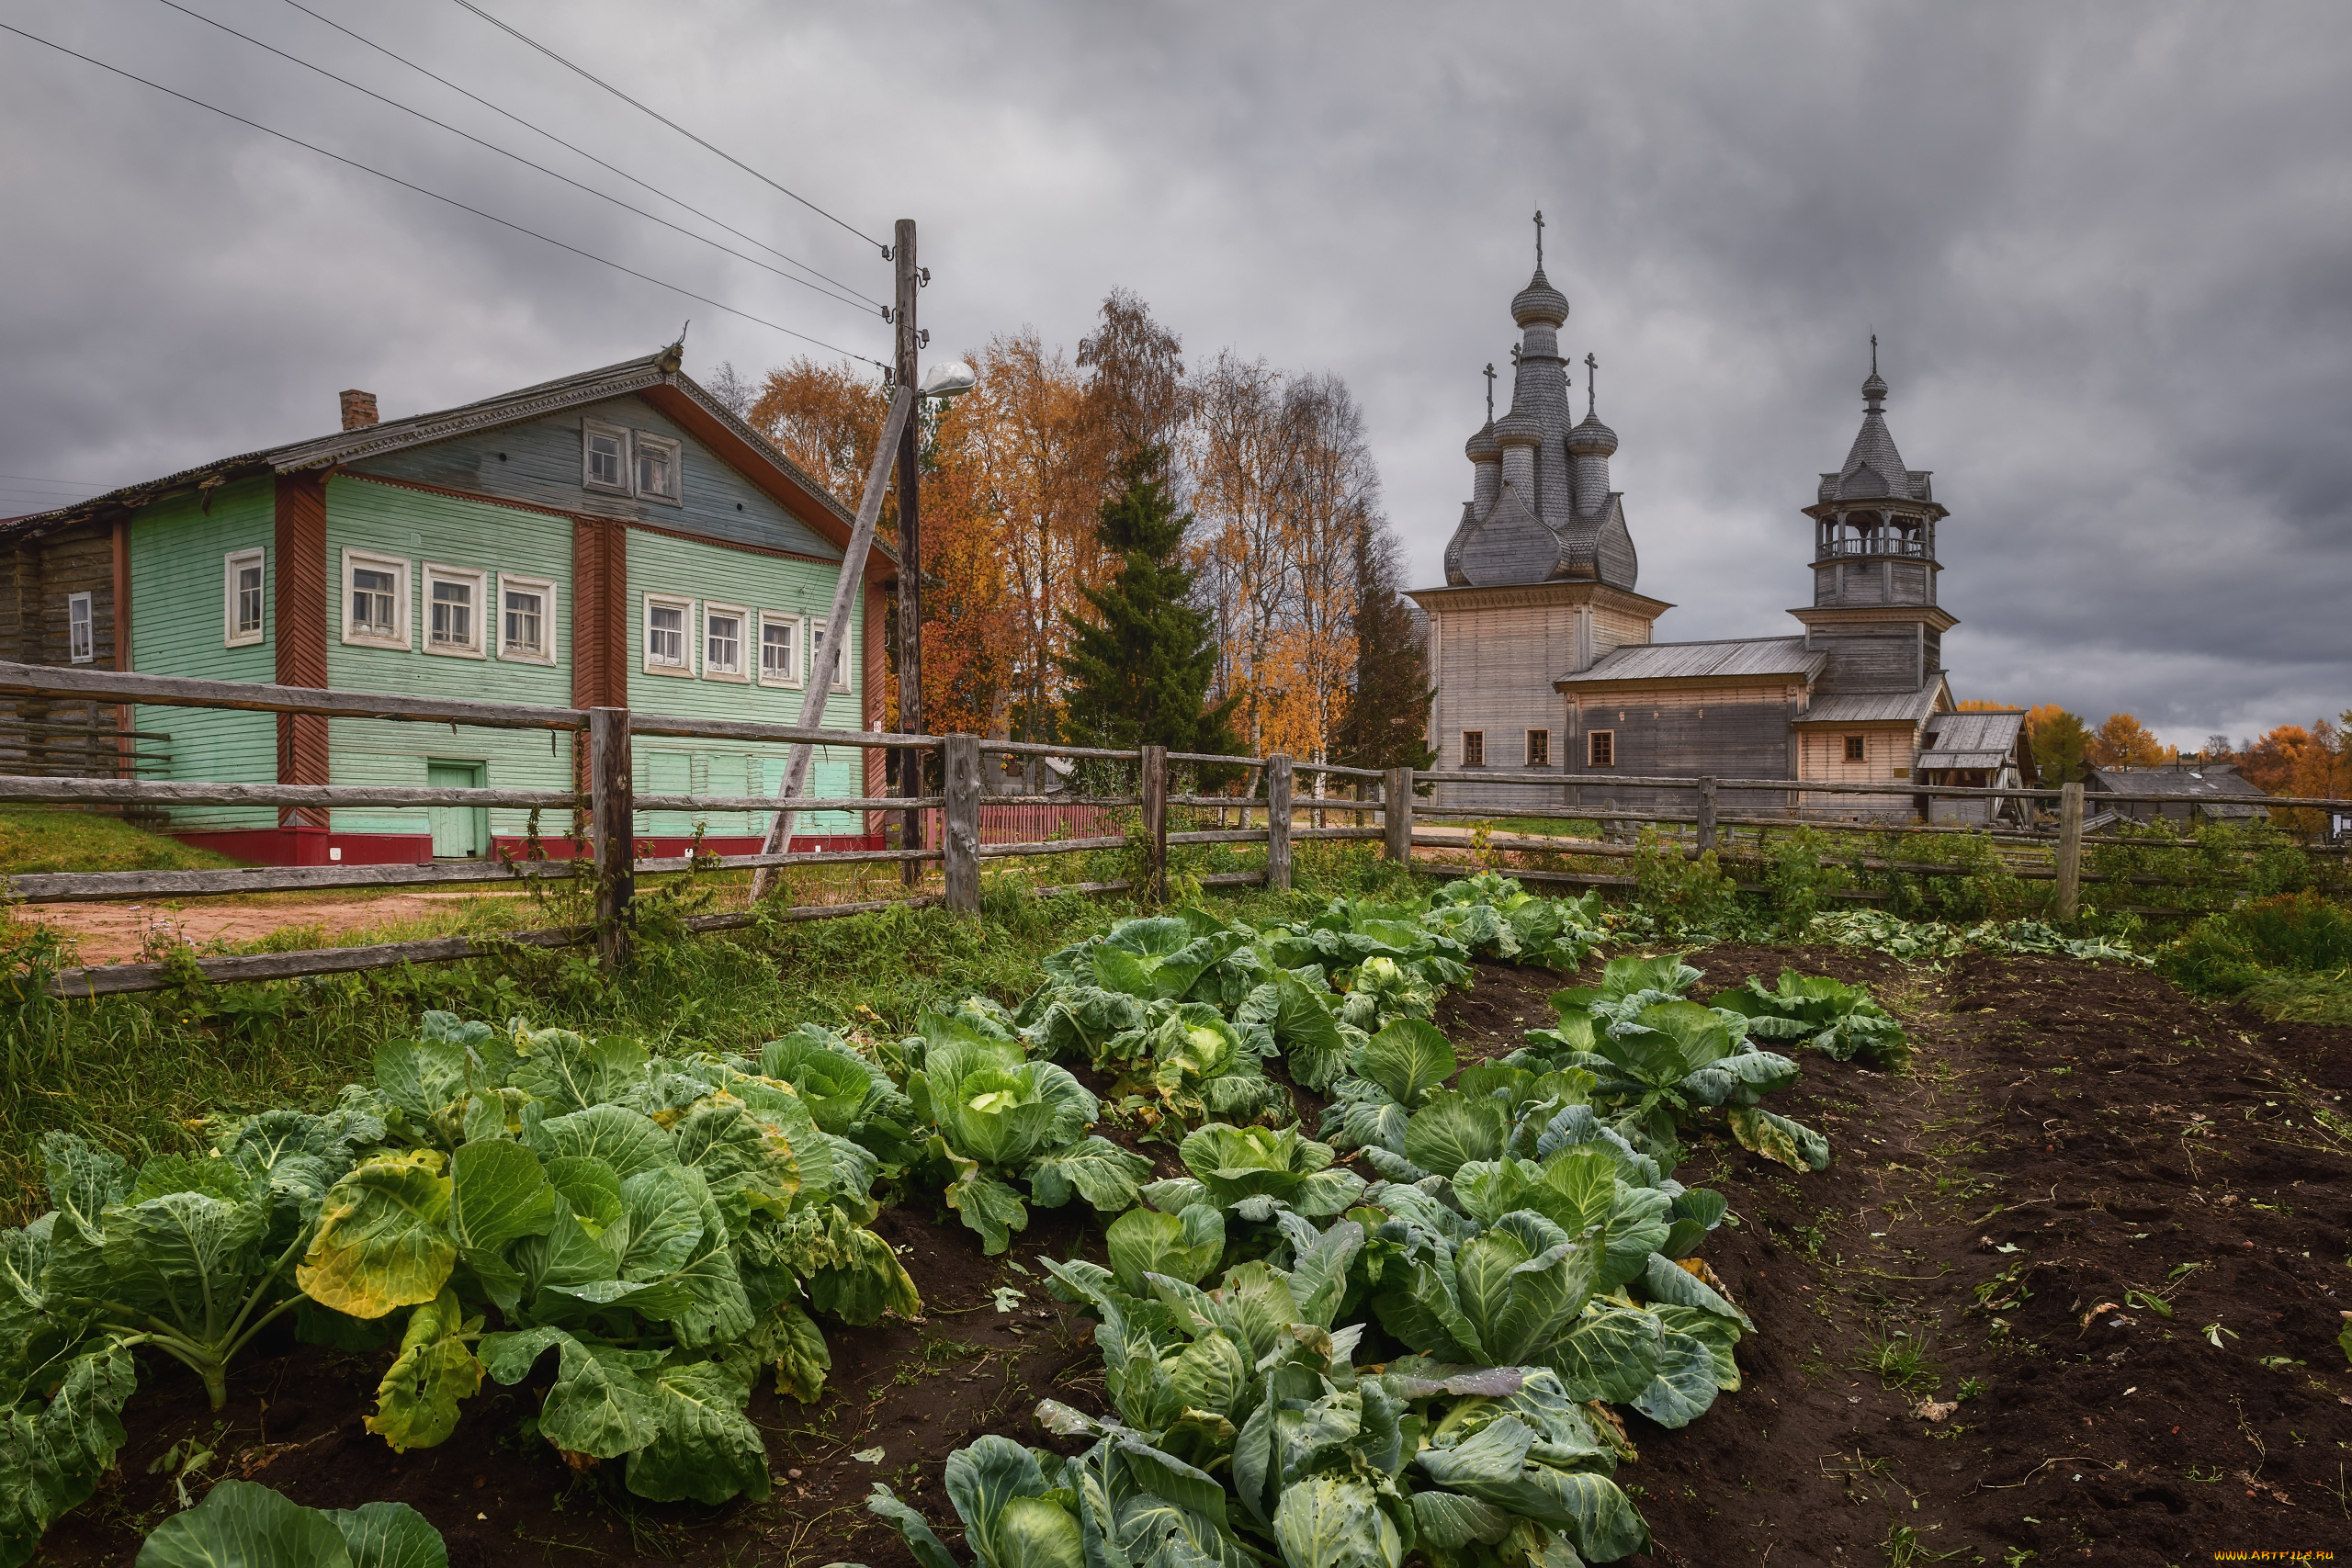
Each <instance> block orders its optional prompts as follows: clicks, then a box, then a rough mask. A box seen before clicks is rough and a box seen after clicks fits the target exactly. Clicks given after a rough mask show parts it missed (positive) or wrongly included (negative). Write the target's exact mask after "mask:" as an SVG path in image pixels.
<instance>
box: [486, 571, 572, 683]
mask: <svg viewBox="0 0 2352 1568" xmlns="http://www.w3.org/2000/svg"><path fill="white" fill-rule="evenodd" d="M510 588H511V589H514V590H515V592H521V593H536V594H537V595H538V596H539V637H540V639H541V641H542V642H544V643H545V645H546V646H545V647H544V648H543V649H541V650H540V651H539V652H537V653H511V652H509V651H508V650H507V648H506V591H507V590H508V589H510ZM555 606H556V587H555V582H554V580H553V579H551V578H545V577H525V576H523V575H521V574H520V573H517V572H512V571H502V572H500V573H499V574H498V608H497V611H496V625H497V628H498V631H497V636H496V637H492V638H491V639H490V646H491V647H492V648H493V649H496V650H497V657H498V658H499V659H500V660H503V661H504V662H506V663H509V664H553V663H554V662H555V627H556V619H555Z"/></svg>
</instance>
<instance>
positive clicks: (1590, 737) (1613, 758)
mask: <svg viewBox="0 0 2352 1568" xmlns="http://www.w3.org/2000/svg"><path fill="white" fill-rule="evenodd" d="M1604 736H1605V737H1607V739H1608V745H1609V758H1608V760H1607V761H1602V760H1601V756H1600V750H1601V739H1602V738H1603V737H1604ZM1584 765H1585V766H1586V767H1588V768H1613V767H1615V766H1616V765H1617V732H1616V731H1615V730H1613V729H1588V730H1586V731H1585V732H1584Z"/></svg>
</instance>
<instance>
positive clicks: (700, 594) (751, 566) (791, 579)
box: [626, 528, 869, 837]
mask: <svg viewBox="0 0 2352 1568" xmlns="http://www.w3.org/2000/svg"><path fill="white" fill-rule="evenodd" d="M840 570H841V569H840V568H839V567H838V566H835V565H828V564H822V563H819V562H814V561H806V560H796V559H792V558H788V557H784V556H776V555H767V554H754V553H752V552H750V551H746V550H741V549H732V548H729V547H725V546H722V545H718V544H713V543H708V542H706V541H702V540H695V539H680V538H673V537H671V536H667V535H662V534H655V533H649V532H647V531H645V530H643V529H638V528H632V529H629V530H628V605H627V615H628V620H627V622H626V627H627V634H628V644H627V646H628V705H629V707H630V708H631V709H632V710H634V711H637V712H639V713H653V714H669V715H674V716H679V717H682V718H730V719H756V720H760V721H762V722H765V723H769V724H797V723H799V722H800V705H801V702H802V700H803V698H804V697H805V695H806V693H807V687H806V686H805V685H801V684H796V685H791V686H783V685H765V684H763V683H761V682H760V679H759V614H760V612H761V611H763V610H765V611H769V612H772V613H778V614H784V615H794V616H797V617H800V630H799V633H798V638H797V642H798V658H799V660H800V675H801V679H802V680H803V681H804V682H805V681H806V680H807V679H808V678H809V675H810V673H811V671H809V641H810V632H811V629H812V627H820V626H822V625H823V623H824V619H825V616H826V615H827V614H828V613H830V611H831V608H832V595H833V585H834V581H835V580H836V579H837V578H838V576H839V575H840ZM862 586H863V585H862V584H861V587H862ZM648 593H658V594H664V595H670V596H673V597H676V598H679V599H683V600H687V601H691V607H690V610H689V613H688V615H687V624H688V626H689V628H690V629H689V633H688V636H687V637H686V670H685V671H683V672H680V673H676V674H671V673H665V672H662V671H655V670H649V669H648V668H647V667H646V662H645V604H646V595H647V594H648ZM861 597H862V596H861ZM714 602H715V603H718V604H723V605H726V606H728V607H729V608H730V609H736V610H741V611H743V612H744V617H745V627H744V632H745V636H744V647H743V662H744V669H745V674H744V678H743V679H741V680H730V679H725V678H718V679H714V678H712V677H711V676H710V675H709V674H708V673H707V671H706V670H705V668H704V666H705V657H704V656H705V653H706V651H707V648H706V644H705V642H704V634H703V615H704V612H705V610H706V608H707V606H708V605H709V604H712V603H714ZM859 602H860V601H859V600H853V601H852V605H853V611H852V614H851V616H850V626H849V632H850V671H849V676H850V689H849V690H848V691H847V692H846V693H842V692H835V693H833V694H831V695H829V696H828V697H827V698H826V699H825V714H824V723H823V728H829V729H863V728H865V723H864V722H863V719H862V716H863V715H864V714H865V693H866V681H867V670H866V660H865V649H866V640H867V633H868V629H869V628H867V627H865V626H861V625H859V621H860V618H861V617H860V616H859V615H857V614H856V613H855V606H856V605H857V604H859ZM790 750H791V748H790V747H788V746H785V745H758V744H745V743H741V742H732V743H730V742H727V741H716V740H697V739H684V738H676V739H658V738H654V737H650V736H649V737H647V738H645V739H641V740H639V742H638V743H637V746H636V747H635V748H634V755H635V760H636V765H637V777H636V784H637V787H638V788H639V789H640V790H645V791H649V792H652V793H656V794H662V795H672V794H677V795H684V794H687V793H693V794H697V795H703V794H709V795H773V794H775V791H776V789H777V787H778V786H779V785H780V784H782V783H783V782H784V771H785V765H786V757H787V756H788V755H789V753H790ZM864 788H865V768H864V751H863V750H862V749H861V748H854V747H820V748H819V749H818V750H817V752H816V754H815V755H814V757H812V758H811V759H810V762H809V794H811V795H856V794H859V793H860V792H861V791H862V790H863V789H864ZM706 826H707V829H708V831H709V832H710V834H711V835H712V836H714V837H725V836H741V835H747V834H756V833H761V832H764V831H765V829H766V822H765V820H764V818H761V817H759V816H758V815H756V814H747V813H726V812H722V813H716V814H713V815H711V816H710V817H708V818H707V820H706ZM639 830H640V831H643V832H646V833H649V834H656V835H676V834H685V833H691V832H692V831H693V830H694V823H693V821H692V820H691V819H690V818H688V817H687V815H686V814H685V813H684V812H676V811H663V812H652V813H650V814H648V815H647V816H646V817H645V818H642V819H641V822H640V829H639ZM863 831H865V826H864V819H863V818H861V817H859V816H857V815H855V814H853V813H847V812H829V813H821V814H819V815H817V816H814V817H810V818H803V819H799V820H797V821H796V822H795V824H794V832H795V833H796V834H799V833H809V834H840V833H860V832H863Z"/></svg>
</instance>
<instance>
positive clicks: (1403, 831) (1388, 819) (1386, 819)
mask: <svg viewBox="0 0 2352 1568" xmlns="http://www.w3.org/2000/svg"><path fill="white" fill-rule="evenodd" d="M1380 825H1381V827H1382V828H1383V829H1385V831H1386V833H1387V835H1388V840H1387V847H1386V854H1387V858H1388V859H1390V860H1393V861H1399V862H1402V861H1409V860H1411V859H1412V858H1413V770H1412V769H1410V768H1391V769H1389V770H1388V773H1387V775H1386V776H1385V778H1384V779H1383V780H1382V781H1381V785H1380Z"/></svg>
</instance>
